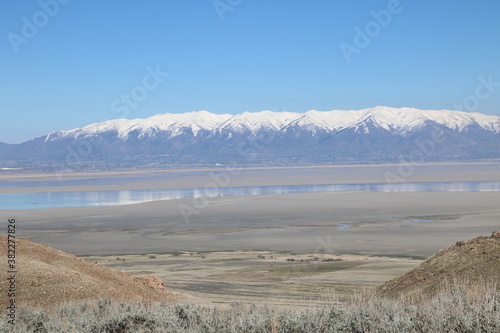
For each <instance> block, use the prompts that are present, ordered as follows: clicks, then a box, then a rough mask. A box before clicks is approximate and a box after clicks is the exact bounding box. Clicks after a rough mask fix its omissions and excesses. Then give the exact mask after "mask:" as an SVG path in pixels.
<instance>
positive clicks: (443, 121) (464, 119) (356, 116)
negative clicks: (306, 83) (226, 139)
mask: <svg viewBox="0 0 500 333" xmlns="http://www.w3.org/2000/svg"><path fill="white" fill-rule="evenodd" d="M367 121H372V122H373V123H374V124H376V125H377V126H378V127H380V128H383V129H385V130H387V131H392V132H393V133H395V134H398V135H404V134H405V133H407V132H411V131H412V130H415V129H418V128H419V127H421V126H424V125H425V123H426V122H428V121H431V122H435V123H436V124H440V125H443V126H446V127H447V128H449V129H452V130H456V131H459V132H460V131H463V130H464V129H466V128H467V126H470V125H479V126H480V127H481V128H483V129H485V130H487V131H492V132H495V133H499V132H500V117H498V116H489V115H485V114H481V113H477V112H474V113H470V112H461V111H449V110H418V109H412V108H400V109H397V108H389V107H381V106H378V107H375V108H370V109H363V110H351V111H341V110H335V111H316V110H311V111H307V112H305V113H295V112H286V111H284V112H272V111H261V112H254V113H252V112H243V113H240V114H237V115H230V114H213V113H210V112H208V111H198V112H189V113H180V114H172V113H165V114H158V115H155V116H152V117H149V118H146V119H132V120H128V119H115V120H109V121H105V122H102V123H96V124H91V125H88V126H85V127H83V128H77V129H73V130H70V131H57V132H52V133H49V134H48V135H47V137H46V140H51V141H53V140H57V139H60V138H64V137H66V138H73V139H75V138H78V137H79V136H81V135H84V136H89V135H96V134H99V133H104V132H115V133H116V134H117V137H119V138H121V139H126V138H127V137H128V136H129V135H130V134H131V133H138V137H140V138H146V137H151V136H154V135H155V134H157V133H159V132H165V133H169V135H170V136H171V137H175V136H177V135H181V134H182V133H185V132H186V131H187V130H189V131H191V132H192V133H193V135H194V136H196V135H197V134H198V133H199V132H200V131H209V132H213V133H214V134H215V133H222V132H229V133H232V132H234V133H245V132H251V133H257V132H259V131H261V130H271V131H282V132H286V131H287V129H288V128H291V127H300V128H303V129H305V130H307V131H310V132H311V133H316V132H317V131H318V130H324V131H328V132H332V133H334V132H338V131H341V130H344V129H346V128H366V122H367Z"/></svg>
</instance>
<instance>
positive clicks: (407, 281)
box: [379, 232, 500, 296]
mask: <svg viewBox="0 0 500 333" xmlns="http://www.w3.org/2000/svg"><path fill="white" fill-rule="evenodd" d="M455 283H461V284H464V283H465V284H467V285H476V286H477V285H481V284H490V285H496V288H497V290H498V288H500V232H493V234H492V235H491V237H486V236H481V237H477V238H474V239H471V240H468V241H459V242H457V243H456V244H454V245H452V246H450V247H448V248H445V249H442V250H440V251H438V252H437V253H435V254H434V255H432V256H431V257H429V258H428V259H427V260H425V261H424V262H423V263H422V264H420V265H419V266H418V267H416V268H414V269H413V270H411V271H410V272H408V273H406V274H404V275H403V276H400V277H398V278H395V279H393V280H390V281H388V282H386V283H385V284H384V285H382V286H381V287H379V292H380V293H381V294H383V295H388V296H396V295H407V296H411V295H417V294H426V295H433V294H435V293H436V292H437V291H438V290H440V289H441V288H442V287H444V286H445V285H453V284H455Z"/></svg>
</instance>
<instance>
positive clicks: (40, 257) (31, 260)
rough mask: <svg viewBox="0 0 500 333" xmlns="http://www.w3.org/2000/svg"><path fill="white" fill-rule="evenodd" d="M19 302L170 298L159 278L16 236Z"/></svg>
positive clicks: (1, 245) (2, 291)
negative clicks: (84, 257) (136, 273)
mask: <svg viewBox="0 0 500 333" xmlns="http://www.w3.org/2000/svg"><path fill="white" fill-rule="evenodd" d="M16 250H17V251H16V252H17V253H16V270H17V272H18V273H17V282H16V284H17V286H16V289H17V293H16V303H17V304H25V305H32V306H52V305H56V304H59V303H62V302H67V301H79V300H87V299H97V298H102V299H111V300H117V301H160V300H168V299H171V294H170V293H168V292H166V291H165V289H164V287H163V283H162V282H161V280H160V279H158V278H156V277H154V276H146V277H143V278H138V277H134V276H132V275H130V274H128V273H124V272H120V271H117V270H114V269H111V268H108V267H104V266H101V265H97V264H93V263H90V262H87V261H85V260H82V259H79V258H77V257H75V256H73V255H71V254H68V253H65V252H62V251H58V250H56V249H53V248H51V247H48V246H45V245H42V244H37V243H33V242H31V241H29V240H27V239H16ZM6 252H7V237H5V236H2V235H0V255H1V257H2V260H1V261H0V271H1V272H2V279H1V281H0V295H2V298H3V297H4V295H7V287H8V286H7V284H8V281H7V280H6V278H5V277H4V274H6V272H7V270H8V269H7V267H6V266H7V262H6V260H4V259H5V258H6Z"/></svg>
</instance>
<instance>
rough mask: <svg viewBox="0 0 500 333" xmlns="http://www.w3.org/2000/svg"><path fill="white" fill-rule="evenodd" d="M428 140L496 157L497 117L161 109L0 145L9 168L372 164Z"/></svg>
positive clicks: (446, 150) (466, 154) (442, 155)
mask: <svg viewBox="0 0 500 333" xmlns="http://www.w3.org/2000/svg"><path fill="white" fill-rule="evenodd" d="M428 140H433V141H432V143H430V141H428ZM425 143H426V144H428V145H432V147H433V149H432V151H430V150H429V149H427V150H428V151H425V154H424V155H425V161H429V162H430V161H445V160H446V161H449V160H478V159H496V158H499V157H500V149H499V148H500V117H499V116H491V115H485V114H481V113H471V112H460V111H450V110H418V109H414V108H391V107H383V106H377V107H374V108H368V109H363V110H350V111H341V110H335V111H315V110H311V111H307V112H305V113H295V112H272V111H262V112H256V113H251V112H243V113H240V114H236V115H230V114H213V113H210V112H207V111H198V112H189V113H182V114H170V113H166V114H158V115H155V116H152V117H149V118H146V119H131V120H129V119H115V120H109V121H105V122H101V123H95V124H91V125H88V126H85V127H83V128H77V129H73V130H69V131H65V130H61V131H56V132H51V133H49V134H47V135H46V136H43V137H39V138H35V139H32V140H30V141H27V142H24V143H22V144H20V145H9V147H7V148H6V147H5V146H2V147H0V148H1V149H0V154H1V156H2V157H1V159H2V160H4V161H7V160H8V161H11V162H12V161H22V160H24V161H54V162H57V163H67V164H69V163H73V164H78V165H80V164H92V163H94V164H95V163H101V164H103V163H104V164H105V163H106V162H115V163H120V164H121V165H123V163H125V164H126V165H129V166H130V167H134V166H139V165H152V166H154V165H156V166H172V165H179V166H180V165H182V166H187V165H191V166H195V165H198V166H199V165H214V164H225V165H228V164H230V165H236V164H238V165H240V164H249V165H250V164H251V165H255V164H258V165H277V164H287V165H289V164H294V163H296V164H321V163H377V162H397V161H398V160H399V161H401V160H402V159H403V160H404V159H405V158H406V159H408V158H412V157H411V154H413V155H415V154H417V153H418V150H420V151H422V150H425V149H424V148H422V145H424V144H425ZM419 147H420V148H419ZM418 154H419V156H421V155H422V154H420V153H418ZM420 159H422V158H421V157H420Z"/></svg>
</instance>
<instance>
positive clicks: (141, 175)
mask: <svg viewBox="0 0 500 333" xmlns="http://www.w3.org/2000/svg"><path fill="white" fill-rule="evenodd" d="M498 180H500V163H466V164H458V163H442V164H421V165H414V164H411V163H402V164H399V165H391V164H387V165H339V166H310V167H275V168H234V167H233V168H225V167H218V168H212V169H187V170H150V171H117V172H110V171H107V172H87V173H85V172H70V171H68V172H65V171H60V172H53V173H19V172H18V173H14V172H0V193H22V192H58V191H101V190H102V191H105V190H148V189H178V188H205V187H212V186H220V187H238V186H264V185H316V184H355V183H387V182H454V181H463V182H468V181H498Z"/></svg>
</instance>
